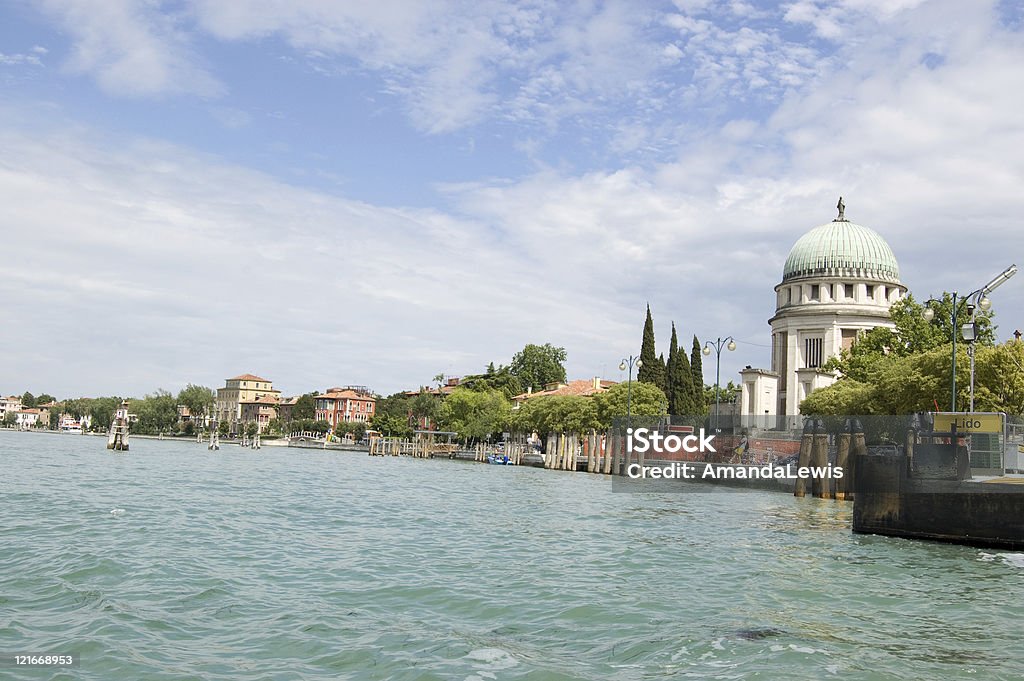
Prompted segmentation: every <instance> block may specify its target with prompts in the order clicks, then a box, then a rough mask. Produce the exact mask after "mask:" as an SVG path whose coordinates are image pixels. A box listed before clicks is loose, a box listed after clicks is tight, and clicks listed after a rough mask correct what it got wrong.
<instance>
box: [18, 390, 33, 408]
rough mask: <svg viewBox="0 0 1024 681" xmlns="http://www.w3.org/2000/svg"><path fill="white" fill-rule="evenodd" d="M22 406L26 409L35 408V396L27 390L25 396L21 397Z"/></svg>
mask: <svg viewBox="0 0 1024 681" xmlns="http://www.w3.org/2000/svg"><path fill="white" fill-rule="evenodd" d="M21 406H22V407H24V408H25V409H32V408H33V407H35V406H36V398H35V395H33V394H32V393H30V392H29V391H27V390H26V391H25V394H24V395H22V396H21Z"/></svg>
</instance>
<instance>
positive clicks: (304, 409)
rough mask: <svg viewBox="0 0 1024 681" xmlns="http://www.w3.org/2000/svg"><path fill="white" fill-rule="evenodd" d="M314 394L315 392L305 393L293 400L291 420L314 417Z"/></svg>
mask: <svg viewBox="0 0 1024 681" xmlns="http://www.w3.org/2000/svg"><path fill="white" fill-rule="evenodd" d="M316 395H317V394H316V393H306V394H305V395H302V396H301V397H300V398H299V399H297V400H295V406H293V407H292V420H293V421H300V420H302V419H311V418H315V417H316V402H315V400H314V398H315V397H316Z"/></svg>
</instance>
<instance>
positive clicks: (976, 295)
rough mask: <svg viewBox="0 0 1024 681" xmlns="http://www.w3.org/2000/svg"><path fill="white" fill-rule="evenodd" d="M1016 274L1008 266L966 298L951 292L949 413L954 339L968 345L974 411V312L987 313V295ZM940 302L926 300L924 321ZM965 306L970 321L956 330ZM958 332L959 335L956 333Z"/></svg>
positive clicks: (1013, 267) (932, 315)
mask: <svg viewBox="0 0 1024 681" xmlns="http://www.w3.org/2000/svg"><path fill="white" fill-rule="evenodd" d="M1015 274H1017V266H1016V265H1010V266H1009V267H1007V268H1006V269H1005V270H1003V271H1002V272H1000V273H999V274H998V275H996V276H995V277H994V278H993V279H992V281H990V282H988V283H987V284H985V285H984V286H982V287H981V288H979V289H977V290H975V291H972V292H971V293H968V294H967V295H966V296H963V297H960V298H959V301H960V302H959V303H958V302H957V300H958V294H957V292H956V291H953V305H952V309H951V312H950V316H949V329H950V335H951V336H952V337H953V361H952V367H951V371H950V373H951V375H952V385H953V387H952V389H951V393H952V394H951V396H950V411H954V412H955V411H956V337H957V336H958V335H960V333H962V334H963V335H964V340H965V341H967V342H968V343H970V345H969V346H968V347H969V350H968V353H969V354H970V357H971V411H974V341H975V340H976V339H977V326H976V324H975V321H974V313H975V310H977V309H979V308H980V309H981V311H982V312H988V311H989V309H991V307H992V300H991V299H989V297H988V294H990V293H992V291H995V290H996V289H997V288H999V287H1000V286H1002V285H1003V284H1004V283H1005V282H1006V281H1007V280H1008V279H1009V278H1010V277H1012V276H1013V275H1015ZM939 302H940V301H937V300H935V299H934V298H932V299H930V300H928V301H927V302H926V303H925V305H926V307H925V309H924V318H925V321H929V322H930V321H931V320H932V319H934V318H935V310H934V308H933V306H934V305H936V304H937V303H939ZM965 305H966V306H967V313H968V314H969V315H970V321H969V322H967V323H966V324H964V325H963V328H962V329H959V328H957V323H956V320H957V317H959V316H960V312H961V311H962V310H963V308H964V306H965ZM958 331H959V332H960V333H958Z"/></svg>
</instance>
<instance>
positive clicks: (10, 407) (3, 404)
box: [0, 395, 22, 421]
mask: <svg viewBox="0 0 1024 681" xmlns="http://www.w3.org/2000/svg"><path fill="white" fill-rule="evenodd" d="M21 407H22V404H21V398H20V397H18V396H17V395H11V396H10V397H0V421H3V420H4V417H5V416H7V414H8V413H12V414H13V413H15V412H18V411H21Z"/></svg>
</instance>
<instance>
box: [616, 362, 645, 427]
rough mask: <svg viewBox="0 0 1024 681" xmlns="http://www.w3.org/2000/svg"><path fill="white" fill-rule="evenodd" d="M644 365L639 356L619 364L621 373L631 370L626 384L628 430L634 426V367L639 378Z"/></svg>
mask: <svg viewBox="0 0 1024 681" xmlns="http://www.w3.org/2000/svg"><path fill="white" fill-rule="evenodd" d="M643 365H644V363H643V362H641V361H640V356H639V355H637V356H636V357H634V356H633V355H630V356H629V359H624V360H622V361H621V362H620V363H619V371H625V370H626V369H629V377H628V379H627V382H626V427H627V428H629V427H630V426H631V425H632V423H631V421H632V413H631V409H632V404H631V403H632V399H633V367H636V371H637V376H639V375H640V367H642V366H643Z"/></svg>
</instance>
